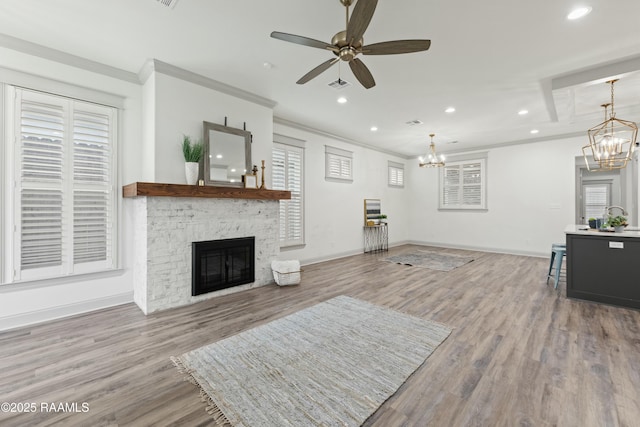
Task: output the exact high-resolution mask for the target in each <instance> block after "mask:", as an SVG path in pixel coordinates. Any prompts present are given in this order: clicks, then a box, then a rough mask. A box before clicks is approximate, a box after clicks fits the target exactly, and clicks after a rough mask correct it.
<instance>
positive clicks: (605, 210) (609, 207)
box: [603, 206, 629, 221]
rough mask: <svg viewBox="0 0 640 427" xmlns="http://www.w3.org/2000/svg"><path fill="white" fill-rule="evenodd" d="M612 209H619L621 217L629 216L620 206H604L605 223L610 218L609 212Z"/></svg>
mask: <svg viewBox="0 0 640 427" xmlns="http://www.w3.org/2000/svg"><path fill="white" fill-rule="evenodd" d="M612 209H620V210H621V211H622V213H621V215H625V216H626V215H629V213H628V212H627V211H625V210H624V208H623V207H622V206H605V208H604V217H603V219H604V220H605V221H607V219H608V218H609V216H611V210H612Z"/></svg>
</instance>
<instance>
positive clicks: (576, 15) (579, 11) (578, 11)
mask: <svg viewBox="0 0 640 427" xmlns="http://www.w3.org/2000/svg"><path fill="white" fill-rule="evenodd" d="M590 12H591V7H590V6H581V7H577V8H575V9H573V10H572V11H571V12H570V13H569V14H568V15H567V19H569V20H571V21H573V20H574V19H580V18H582V17H583V16H586V15H588V14H589V13H590Z"/></svg>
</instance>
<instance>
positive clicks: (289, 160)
mask: <svg viewBox="0 0 640 427" xmlns="http://www.w3.org/2000/svg"><path fill="white" fill-rule="evenodd" d="M303 166H304V150H303V149H302V148H300V147H294V146H288V145H285V144H278V143H274V148H273V151H272V184H271V185H272V187H273V189H274V190H287V191H290V192H291V199H289V200H281V201H280V245H281V246H293V245H301V244H304V210H303Z"/></svg>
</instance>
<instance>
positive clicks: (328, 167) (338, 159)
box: [325, 145, 353, 182]
mask: <svg viewBox="0 0 640 427" xmlns="http://www.w3.org/2000/svg"><path fill="white" fill-rule="evenodd" d="M325 178H326V179H327V180H334V181H345V182H352V181H353V153H352V152H351V151H347V150H342V149H340V148H335V147H330V146H328V145H326V146H325Z"/></svg>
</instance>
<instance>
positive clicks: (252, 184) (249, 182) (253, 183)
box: [242, 173, 258, 189]
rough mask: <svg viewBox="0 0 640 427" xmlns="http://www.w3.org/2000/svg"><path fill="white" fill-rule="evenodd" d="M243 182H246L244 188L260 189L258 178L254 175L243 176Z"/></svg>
mask: <svg viewBox="0 0 640 427" xmlns="http://www.w3.org/2000/svg"><path fill="white" fill-rule="evenodd" d="M242 180H243V181H244V188H256V189H257V188H258V177H257V176H256V175H253V174H250V173H248V174H245V175H242Z"/></svg>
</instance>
